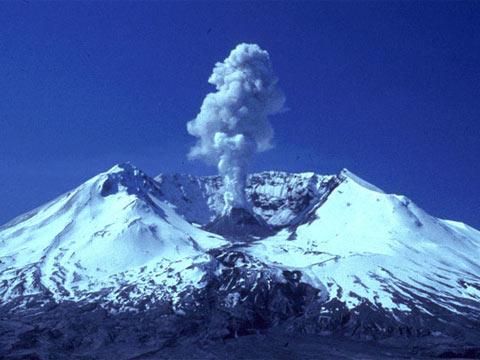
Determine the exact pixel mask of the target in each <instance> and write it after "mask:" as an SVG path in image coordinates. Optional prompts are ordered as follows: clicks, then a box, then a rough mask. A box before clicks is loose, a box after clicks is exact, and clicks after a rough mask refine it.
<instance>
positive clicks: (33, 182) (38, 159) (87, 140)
mask: <svg viewBox="0 0 480 360" xmlns="http://www.w3.org/2000/svg"><path fill="white" fill-rule="evenodd" d="M0 24H1V28H0V200H1V206H0V223H4V222H6V221H7V220H9V219H10V218H12V217H14V216H16V215H18V214H20V213H22V212H25V211H27V210H29V209H31V208H33V207H36V206H38V205H40V204H42V203H44V202H46V201H48V200H51V199H52V198H54V197H55V196H57V195H59V194H61V193H63V192H65V191H67V190H69V189H71V188H73V187H75V186H76V185H79V184H80V183H82V182H83V181H85V180H87V179H88V178H89V177H91V176H94V175H95V174H97V173H98V172H100V171H103V170H106V169H108V168H110V167H111V166H112V165H114V164H115V163H118V162H124V161H131V162H132V163H134V164H135V165H137V166H138V167H140V168H142V169H143V170H144V171H146V172H147V173H149V174H151V175H156V174H157V173H160V172H167V173H172V172H182V173H194V174H211V173H214V172H215V169H214V168H209V167H206V166H204V165H203V164H201V163H199V162H196V163H192V162H189V161H188V160H187V159H186V154H187V152H188V149H189V147H190V146H191V145H192V144H193V143H194V141H195V139H194V138H192V137H191V136H189V135H188V134H187V132H186V128H185V124H186V122H187V121H188V120H191V119H192V118H194V117H195V116H196V114H197V112H198V110H199V107H200V105H201V103H202V99H203V97H204V96H205V94H206V93H207V92H209V91H212V90H213V89H212V87H211V86H210V85H209V84H208V83H207V79H208V77H209V75H210V73H211V70H212V67H213V65H214V63H215V62H216V61H219V60H223V59H224V58H225V57H226V56H227V55H228V53H229V51H230V50H231V49H232V48H233V47H234V46H235V45H236V44H237V43H240V42H254V43H258V44H259V45H260V46H261V47H262V48H264V49H266V50H268V51H269V52H270V55H271V57H272V61H273V64H274V67H275V71H276V73H277V74H278V76H279V78H280V84H281V87H282V88H283V90H284V92H285V94H286V97H287V102H286V105H287V107H288V109H289V111H287V112H285V113H283V114H281V115H278V116H275V118H273V119H272V123H273V126H274V128H275V132H276V137H275V140H274V142H275V145H276V147H275V148H274V149H273V150H270V151H269V152H266V153H262V154H261V155H259V156H258V157H257V158H256V160H255V162H254V164H252V170H255V171H256V170H265V169H267V170H268V169H276V170H287V171H316V172H319V173H329V174H330V173H336V172H338V171H340V170H341V169H342V168H343V167H346V168H348V169H349V170H351V171H353V172H354V173H356V174H357V175H359V176H361V177H362V178H364V179H366V180H367V181H370V182H372V183H374V184H375V185H377V186H379V187H381V188H383V189H384V190H385V191H388V192H394V193H398V194H405V195H407V196H408V197H410V198H411V199H412V200H413V201H414V202H416V203H417V204H418V205H419V206H421V207H423V208H424V209H425V210H427V211H428V212H430V213H431V214H433V215H435V216H439V217H442V218H451V219H454V220H461V221H464V222H467V223H469V224H471V225H473V226H475V227H477V228H480V161H479V157H480V121H479V120H480V3H478V2H473V1H471V2H466V3H462V2H452V3H447V2H431V3H427V2H421V3H417V2H402V3H391V2H383V3H375V2H361V3H349V2H336V3H333V2H332V3H325V2H317V3H291V4H288V3H284V2H276V3H246V2H236V3H228V4H227V3H219V2H215V3H206V2H201V3H199V2H196V3H186V2H170V3H154V2H148V3H125V2H122V3H117V2H108V3H107V2H105V3H94V2H76V3H61V2H56V3H35V2H33V1H32V2H31V1H18V2H1V3H0Z"/></svg>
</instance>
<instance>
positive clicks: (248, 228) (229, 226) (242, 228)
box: [205, 207, 271, 238]
mask: <svg viewBox="0 0 480 360" xmlns="http://www.w3.org/2000/svg"><path fill="white" fill-rule="evenodd" d="M205 229H206V230H208V231H210V232H213V233H216V234H220V235H223V236H231V237H237V238H242V237H246V236H248V235H254V236H265V235H268V234H269V233H270V232H271V227H270V226H269V225H268V224H267V223H266V222H265V221H263V220H262V219H259V218H258V217H257V216H255V215H254V214H253V213H251V212H250V211H248V210H246V209H244V208H238V207H234V208H231V209H230V210H229V211H228V212H227V213H225V214H223V215H221V216H219V217H217V218H216V219H214V220H213V221H212V222H210V223H209V224H207V225H206V226H205Z"/></svg>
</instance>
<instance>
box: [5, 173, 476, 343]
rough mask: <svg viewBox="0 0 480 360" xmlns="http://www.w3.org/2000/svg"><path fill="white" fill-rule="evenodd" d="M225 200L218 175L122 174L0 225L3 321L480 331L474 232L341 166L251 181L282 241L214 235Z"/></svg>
mask: <svg viewBox="0 0 480 360" xmlns="http://www.w3.org/2000/svg"><path fill="white" fill-rule="evenodd" d="M221 192H222V181H221V178H220V177H216V176H210V177H194V176H191V175H184V176H182V175H159V176H157V177H156V178H155V179H154V178H151V177H149V176H148V175H146V174H145V173H143V172H142V171H141V170H139V169H138V168H136V167H134V166H133V165H131V164H119V165H116V166H114V167H113V168H111V169H110V170H108V171H106V172H104V173H100V174H99V175H97V176H95V177H93V178H91V179H89V180H88V181H86V182H85V183H84V184H82V185H80V186H79V187H77V188H75V189H73V190H72V191H70V192H67V193H65V194H64V195H62V196H60V197H58V198H57V199H55V200H54V201H51V202H49V203H47V204H45V205H44V206H42V207H39V208H37V209H35V210H34V211H32V212H30V213H27V214H26V215H24V216H20V217H18V218H16V219H14V220H12V221H11V222H9V223H7V224H5V225H3V226H2V227H0V282H1V284H2V287H1V288H0V297H1V298H2V301H3V303H4V304H5V306H6V307H5V308H4V309H5V311H7V312H8V314H9V315H8V316H13V317H15V316H17V317H18V316H24V315H21V314H25V313H28V312H29V311H30V310H29V309H32V308H33V309H37V308H38V307H40V309H42V307H44V306H49V305H48V304H50V303H55V304H63V303H66V302H67V303H72V302H73V303H74V304H79V305H78V306H80V307H82V306H84V305H85V304H87V305H88V304H97V305H95V306H100V307H101V308H102V309H105V310H106V311H107V312H108V313H110V314H122V313H124V314H128V313H138V312H145V314H147V313H148V312H149V311H154V309H164V310H161V311H162V313H164V315H165V316H168V317H170V316H173V317H174V318H175V319H177V320H178V321H184V322H186V323H188V322H189V321H193V320H192V319H195V318H196V317H198V316H200V318H202V319H203V320H202V321H203V323H204V324H208V329H210V330H208V331H207V330H205V331H206V334H209V335H208V336H212V337H213V338H218V337H227V338H228V337H233V338H235V337H236V336H240V335H249V334H255V333H256V331H260V330H261V329H263V330H265V329H269V328H272V327H276V326H286V327H287V328H288V329H290V330H289V331H294V332H307V333H321V334H342V336H345V335H348V336H362V337H365V336H366V337H368V336H374V337H379V338H382V337H386V338H388V337H392V336H400V335H401V334H403V333H404V332H405V331H408V333H409V334H410V335H408V336H413V334H417V335H418V336H420V334H423V335H421V336H424V335H425V334H437V333H438V334H441V335H438V336H440V338H442V339H447V338H448V339H452V336H454V334H455V332H458V331H460V330H461V331H462V332H466V331H467V330H468V331H470V332H471V334H470V335H467V334H466V335H465V336H466V337H468V336H474V335H475V334H477V332H476V331H473V330H472V329H474V328H475V327H476V326H477V325H478V324H480V315H479V314H480V266H479V265H478V264H477V261H476V260H475V259H478V258H480V232H478V230H475V229H473V228H470V227H469V226H468V225H465V224H463V223H458V222H452V221H446V220H441V219H437V218H435V217H432V216H430V215H429V214H427V213H426V212H424V211H423V210H422V209H420V208H418V207H417V206H416V205H415V204H414V203H413V202H412V201H411V200H409V199H408V198H406V197H404V196H400V195H392V194H386V193H384V192H383V191H382V190H380V189H379V188H377V187H375V186H374V185H372V184H370V183H368V182H365V181H364V180H362V179H361V178H359V177H358V176H356V175H354V174H352V173H351V172H349V171H348V170H346V169H344V170H342V171H341V172H340V173H339V174H338V175H318V174H315V173H299V174H294V173H293V174H292V173H286V172H272V171H269V172H262V173H257V174H251V175H250V176H249V177H248V179H247V188H246V195H247V199H248V201H250V203H251V204H252V212H253V214H254V215H255V216H257V217H259V218H261V219H262V221H264V222H265V224H267V225H268V227H269V228H270V229H271V230H272V231H271V232H269V233H265V234H245V235H246V236H245V237H244V238H243V239H242V241H240V242H239V241H238V239H237V238H236V237H235V238H232V237H230V236H229V234H227V235H224V236H222V234H221V233H222V231H221V229H214V230H215V231H214V232H216V233H214V232H212V231H208V230H212V229H209V227H208V224H210V223H211V221H212V220H213V219H215V218H216V217H217V216H218V215H219V214H221V213H222V210H223V202H222V199H223V197H222V196H221V195H222V193H221ZM229 226H230V225H229ZM245 229H248V227H247V228H245ZM55 306H57V305H55ZM2 309H3V308H1V307H0V312H1V311H2ZM155 311H157V310H155ZM111 316H113V315H111ZM182 319H183V320H182ZM189 319H190V320H189ZM175 321H176V320H175ZM215 324H216V325H215ZM192 326H193V325H192ZM195 326H199V325H195ZM203 326H204V325H202V326H201V327H203ZM205 326H207V325H205ZM402 329H403V330H402ZM407 329H408V330H407ZM263 330H262V331H263ZM222 334H223V335H222ZM417 335H415V336H417ZM478 335H479V339H480V334H478ZM402 336H403V335H402ZM425 336H426V335H425ZM475 336H476V335H475Z"/></svg>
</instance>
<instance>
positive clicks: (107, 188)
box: [100, 162, 159, 197]
mask: <svg viewBox="0 0 480 360" xmlns="http://www.w3.org/2000/svg"><path fill="white" fill-rule="evenodd" d="M103 175H105V176H106V177H107V178H106V179H105V181H104V182H103V184H102V186H101V190H100V194H101V195H102V196H104V197H105V196H109V195H112V194H115V193H117V192H118V191H119V190H121V189H122V188H123V189H125V190H126V191H127V193H128V194H137V195H138V194H143V193H149V192H154V193H158V192H159V189H158V185H157V184H156V183H155V181H154V180H153V179H152V178H150V177H149V176H148V175H146V174H145V173H144V172H143V171H142V170H140V169H139V168H137V167H136V166H134V165H132V164H131V163H130V162H126V163H121V164H117V165H115V166H114V167H112V168H111V169H110V170H108V171H107V172H105V173H104V174H103Z"/></svg>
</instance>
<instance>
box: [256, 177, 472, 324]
mask: <svg viewBox="0 0 480 360" xmlns="http://www.w3.org/2000/svg"><path fill="white" fill-rule="evenodd" d="M341 177H342V182H341V184H340V185H339V186H338V187H337V188H335V189H334V190H333V191H332V193H331V194H329V197H328V201H326V202H325V203H324V204H323V205H322V206H319V207H317V208H315V209H314V210H313V211H311V213H310V214H309V216H308V217H307V219H306V221H305V222H304V223H303V224H301V225H299V226H298V227H296V228H294V229H291V228H289V229H284V230H282V231H280V232H279V233H277V234H276V235H274V236H271V237H269V238H267V239H263V240H262V241H261V242H260V241H259V242H257V243H255V244H254V245H253V246H251V247H250V248H249V249H248V250H247V251H248V253H249V254H251V255H253V256H256V257H257V258H258V259H260V260H262V261H265V262H266V263H271V264H276V265H277V266H280V265H281V266H283V267H285V268H289V269H297V270H300V271H301V272H302V273H303V274H304V276H306V277H308V278H309V282H310V283H311V284H314V286H316V287H319V286H327V288H328V291H329V293H330V294H331V296H334V297H336V298H337V299H338V300H341V301H344V302H345V303H346V304H347V306H348V307H349V308H354V307H355V306H358V305H359V304H360V303H361V302H364V301H366V300H367V301H369V302H370V303H371V304H374V305H375V306H378V307H381V308H384V309H387V310H390V311H393V312H394V313H400V312H403V313H411V312H412V311H414V310H415V311H421V312H424V313H426V314H432V312H436V313H438V310H439V309H437V308H436V306H440V307H441V308H442V310H443V311H445V310H446V311H449V312H454V313H458V314H465V315H467V316H468V317H473V318H476V319H479V314H480V277H479V275H480V265H479V263H478V259H480V237H479V233H478V231H476V230H473V229H471V228H469V227H467V226H465V225H459V224H456V223H453V224H452V223H451V222H448V221H443V220H439V219H436V218H434V217H432V216H430V215H428V214H426V213H425V212H424V211H422V210H421V209H419V208H418V207H417V206H416V205H415V204H413V203H412V202H411V201H410V200H409V199H407V198H405V197H403V196H397V195H388V194H385V193H383V192H382V191H381V190H379V189H378V188H375V187H373V186H370V185H368V184H366V183H365V182H363V181H361V180H359V179H358V178H357V177H356V176H354V175H352V174H351V173H348V172H346V171H344V172H342V174H341ZM432 303H434V304H435V306H432Z"/></svg>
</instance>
